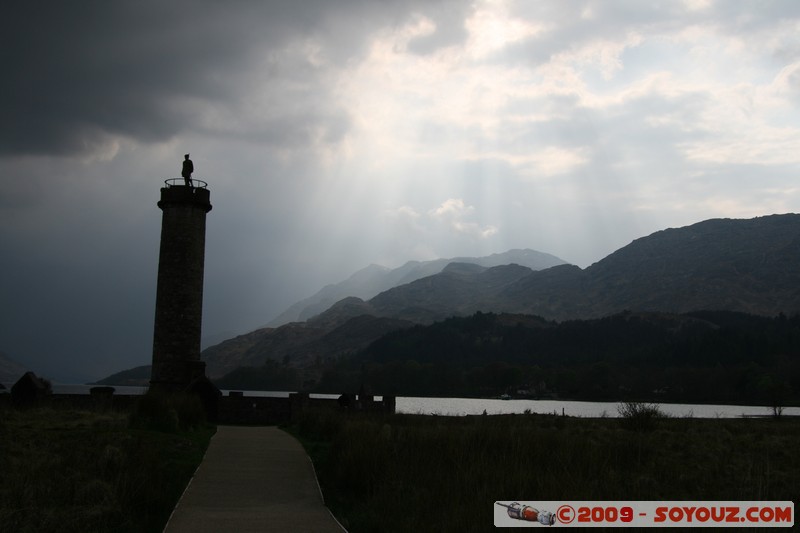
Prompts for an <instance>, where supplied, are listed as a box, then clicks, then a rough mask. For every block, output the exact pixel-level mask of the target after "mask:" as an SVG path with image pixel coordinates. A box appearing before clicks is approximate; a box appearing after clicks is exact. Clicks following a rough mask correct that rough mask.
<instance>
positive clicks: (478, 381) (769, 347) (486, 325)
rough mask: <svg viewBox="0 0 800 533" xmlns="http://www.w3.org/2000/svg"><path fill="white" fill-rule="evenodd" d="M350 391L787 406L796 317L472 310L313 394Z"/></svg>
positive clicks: (383, 342)
mask: <svg viewBox="0 0 800 533" xmlns="http://www.w3.org/2000/svg"><path fill="white" fill-rule="evenodd" d="M239 373H240V375H241V377H244V375H245V374H247V375H249V378H247V384H248V385H249V386H251V388H253V386H254V385H258V383H259V382H260V383H264V384H267V383H269V384H271V385H273V386H277V385H280V383H278V382H280V381H281V379H283V378H289V377H291V382H292V384H294V385H297V384H298V381H299V379H300V378H299V375H298V373H297V371H295V370H293V369H289V368H287V367H286V365H281V364H279V363H274V362H273V363H269V364H268V365H267V366H265V367H263V368H261V369H256V370H252V371H242V370H240V371H239ZM286 384H287V385H288V384H289V383H286ZM362 384H364V385H365V386H366V387H367V388H368V389H369V390H371V391H372V392H373V393H375V394H396V395H401V396H403V395H408V396H414V395H416V396H466V397H470V396H482V397H488V396H499V395H502V394H509V395H511V396H525V397H532V398H569V399H582V400H596V401H600V400H609V401H620V400H632V399H634V400H648V401H668V402H730V403H749V404H764V405H772V404H775V403H781V404H787V402H788V403H797V401H798V399H800V315H794V316H791V317H787V316H785V315H779V316H776V317H763V316H755V315H747V314H743V313H734V312H727V311H702V312H694V313H687V314H682V315H669V314H657V313H632V312H623V313H620V314H617V315H613V316H608V317H605V318H600V319H595V320H571V321H564V322H560V323H557V322H553V321H548V320H545V319H543V318H539V317H530V316H522V315H507V314H494V313H476V314H475V315H472V316H469V317H454V318H450V319H447V320H444V321H441V322H437V323H435V324H432V325H429V326H414V327H412V328H409V329H404V330H399V331H395V332H392V333H389V334H387V335H385V336H383V337H381V338H380V339H378V340H377V341H375V342H374V343H372V344H371V345H370V346H369V347H368V348H366V349H365V350H363V351H362V352H360V353H358V354H356V355H354V356H351V357H347V358H341V359H340V360H338V361H333V362H330V363H328V364H327V366H326V367H325V368H324V370H323V372H322V376H321V378H320V379H319V380H318V381H317V382H316V383H315V385H314V390H316V391H318V392H332V393H340V392H352V391H355V390H358V389H359V387H360V386H361V385H362Z"/></svg>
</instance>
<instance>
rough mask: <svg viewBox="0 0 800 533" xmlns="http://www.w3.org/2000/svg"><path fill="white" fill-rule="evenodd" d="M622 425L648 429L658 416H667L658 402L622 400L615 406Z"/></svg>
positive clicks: (630, 427) (633, 428)
mask: <svg viewBox="0 0 800 533" xmlns="http://www.w3.org/2000/svg"><path fill="white" fill-rule="evenodd" d="M617 412H618V413H619V416H620V418H621V419H622V425H623V426H625V427H626V428H628V429H632V430H635V431H649V430H651V429H653V427H655V421H656V420H657V419H659V418H667V415H666V414H665V413H664V412H663V411H662V410H661V408H660V407H659V406H658V404H655V403H646V402H623V403H621V404H619V405H618V406H617Z"/></svg>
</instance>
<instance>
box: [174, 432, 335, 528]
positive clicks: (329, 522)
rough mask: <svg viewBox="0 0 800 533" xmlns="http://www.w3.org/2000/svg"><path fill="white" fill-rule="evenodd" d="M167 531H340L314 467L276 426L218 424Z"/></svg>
mask: <svg viewBox="0 0 800 533" xmlns="http://www.w3.org/2000/svg"><path fill="white" fill-rule="evenodd" d="M164 531H165V532H166V533H183V532H187V533H188V532H192V533H197V532H204V531H208V532H224V531H236V532H243V531H259V532H261V531H270V532H272V531H276V532H280V531H287V532H296V531H308V532H319V533H326V532H331V533H342V532H343V531H344V529H343V528H342V527H341V526H340V525H339V524H338V523H337V522H336V520H335V519H334V518H333V516H332V515H331V514H330V513H329V512H328V509H327V507H325V505H324V504H323V503H322V495H321V493H320V490H319V486H318V485H317V480H316V476H315V474H314V468H313V466H312V464H311V460H310V459H309V458H308V456H307V455H306V452H305V450H304V449H303V447H302V446H301V445H300V443H299V442H297V440H295V438H294V437H291V436H290V435H288V434H287V433H285V432H283V431H281V430H280V429H278V428H275V427H237V426H219V427H218V428H217V433H216V434H215V435H214V437H213V438H212V439H211V444H210V445H209V447H208V450H207V451H206V455H205V457H204V458H203V462H202V463H201V465H200V468H199V469H198V470H197V472H196V473H195V475H194V478H193V479H192V481H191V483H189V486H188V487H187V489H186V492H184V494H183V496H182V497H181V500H180V501H179V502H178V505H177V506H176V507H175V510H174V511H173V513H172V517H171V518H170V520H169V523H167V527H166V529H165V530H164Z"/></svg>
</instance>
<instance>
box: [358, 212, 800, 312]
mask: <svg viewBox="0 0 800 533" xmlns="http://www.w3.org/2000/svg"><path fill="white" fill-rule="evenodd" d="M367 304H368V307H370V308H371V309H372V310H373V313H374V314H376V315H378V316H391V317H398V318H400V317H402V318H403V319H405V320H410V321H413V322H418V323H430V322H431V321H433V320H441V319H443V318H446V317H447V316H452V315H468V314H471V313H474V312H475V311H493V312H511V313H525V314H533V315H539V316H542V317H545V318H549V319H556V320H570V319H578V318H596V317H602V316H606V315H609V314H612V313H618V312H620V311H623V310H626V309H627V310H634V311H662V312H670V313H685V312H690V311H694V310H699V309H715V310H726V311H739V312H743V313H752V314H758V315H765V316H774V315H777V314H778V313H781V312H784V313H794V312H797V311H800V215H794V214H792V215H773V216H768V217H761V218H755V219H750V220H728V219H725V220H721V219H720V220H708V221H705V222H700V223H698V224H694V225H692V226H687V227H685V228H679V229H669V230H664V231H659V232H657V233H654V234H652V235H650V236H648V237H644V238H641V239H638V240H636V241H634V242H632V243H631V244H629V245H628V246H626V247H624V248H622V249H620V250H618V251H616V252H614V253H613V254H611V255H610V256H608V257H606V258H605V259H603V260H602V261H599V262H598V263H595V264H593V265H591V266H590V267H588V268H586V269H584V270H581V269H580V268H578V267H576V266H573V265H560V266H555V267H552V268H549V269H545V270H541V271H531V270H529V269H528V270H527V271H526V269H524V268H518V267H514V266H513V265H512V266H506V267H495V268H490V269H485V270H481V271H477V270H471V271H470V270H465V269H459V270H458V271H457V272H452V271H449V270H448V269H445V271H443V272H441V273H440V274H437V275H434V276H429V277H427V278H423V279H421V280H417V281H415V282H414V283H410V284H407V285H403V286H400V287H395V288H393V289H390V290H388V291H385V292H383V293H381V294H379V295H378V296H376V297H374V298H372V299H370V300H368V301H367Z"/></svg>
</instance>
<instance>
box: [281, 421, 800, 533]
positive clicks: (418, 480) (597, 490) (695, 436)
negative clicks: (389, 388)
mask: <svg viewBox="0 0 800 533" xmlns="http://www.w3.org/2000/svg"><path fill="white" fill-rule="evenodd" d="M289 429H290V431H292V432H293V433H295V434H296V435H297V436H298V437H299V438H300V439H301V441H302V442H303V443H304V445H305V446H306V449H307V451H308V452H309V454H310V455H311V457H312V459H313V461H314V464H315V467H316V469H317V474H318V476H319V481H320V484H321V486H322V490H323V493H324V495H325V501H326V503H327V505H328V506H329V507H330V508H331V509H332V510H333V512H334V514H335V515H336V516H337V518H338V519H339V520H340V521H341V522H342V524H344V525H345V527H347V528H348V530H349V531H350V532H351V533H361V532H372V531H381V532H383V531H388V532H391V531H489V530H490V529H492V523H493V505H494V502H495V501H506V503H509V502H511V501H514V500H520V501H537V500H540V501H545V500H572V501H574V500H791V499H793V498H796V496H797V494H800V490H799V489H800V454H798V453H797V451H798V449H799V448H798V446H799V445H800V419H798V418H782V419H772V418H758V419H753V418H748V419H713V420H708V419H691V418H658V417H655V418H647V419H644V420H636V419H633V420H632V419H625V418H622V419H612V418H601V419H582V418H564V417H560V416H554V415H537V414H523V415H520V414H517V415H495V416H469V417H442V416H426V415H379V414H371V415H365V414H353V415H349V416H348V415H343V414H340V413H331V412H324V413H323V412H318V413H315V412H307V413H306V414H305V415H304V416H303V417H302V418H300V419H298V420H297V421H296V422H295V423H294V424H293V425H292V427H291V428H289Z"/></svg>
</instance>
